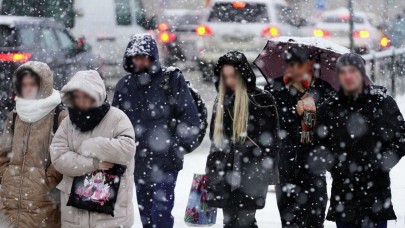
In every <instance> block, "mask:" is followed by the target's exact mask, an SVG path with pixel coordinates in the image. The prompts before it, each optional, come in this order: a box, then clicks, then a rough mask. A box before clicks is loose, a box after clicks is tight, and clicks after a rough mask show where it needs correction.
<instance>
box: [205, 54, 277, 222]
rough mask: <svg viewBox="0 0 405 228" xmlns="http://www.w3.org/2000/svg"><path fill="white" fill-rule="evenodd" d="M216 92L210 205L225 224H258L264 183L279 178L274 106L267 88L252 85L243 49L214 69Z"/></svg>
mask: <svg viewBox="0 0 405 228" xmlns="http://www.w3.org/2000/svg"><path fill="white" fill-rule="evenodd" d="M215 76H216V78H217V82H216V87H217V91H218V96H217V99H216V102H215V105H214V108H213V110H214V111H213V116H212V121H211V132H210V138H211V141H212V146H211V150H210V155H209V156H208V160H207V166H206V173H207V176H208V189H209V192H208V196H207V202H208V205H209V206H212V207H218V208H223V212H224V227H230V228H242V227H243V228H248V227H252V228H255V227H257V224H256V219H255V213H256V210H258V209H262V208H263V207H264V205H265V201H266V195H267V188H268V185H269V184H276V183H278V169H277V163H278V151H279V148H280V140H279V137H278V132H279V124H278V122H279V121H278V115H277V109H276V107H275V103H274V99H273V97H272V96H271V95H270V93H268V92H265V91H263V90H261V89H258V88H257V87H256V76H255V74H254V73H253V71H252V69H251V67H250V65H249V63H248V61H247V59H246V57H245V55H244V54H242V53H240V52H237V51H232V52H229V53H227V54H226V55H224V56H222V57H221V58H220V59H219V61H218V64H217V65H216V68H215Z"/></svg>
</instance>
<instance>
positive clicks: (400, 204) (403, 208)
mask: <svg viewBox="0 0 405 228" xmlns="http://www.w3.org/2000/svg"><path fill="white" fill-rule="evenodd" d="M189 79H190V80H191V81H193V84H194V85H198V86H197V89H199V90H200V91H204V92H202V96H203V97H204V99H205V101H206V102H207V106H208V107H209V108H210V107H211V106H212V101H213V99H214V96H215V91H214V89H213V86H212V85H207V84H205V83H201V82H199V81H198V80H197V78H196V75H194V74H189ZM397 102H398V105H399V106H400V108H401V111H402V113H403V114H405V96H401V97H398V98H397ZM208 148H209V142H208V140H207V139H206V140H205V142H204V144H203V145H202V146H201V147H200V148H199V149H198V151H196V152H194V153H192V154H189V155H186V157H185V163H184V169H183V170H182V171H181V173H180V175H179V177H178V183H177V187H176V202H175V206H174V210H173V215H174V217H175V225H174V227H175V228H182V227H187V226H186V225H185V223H184V222H183V218H184V212H185V209H186V205H187V200H188V194H189V191H190V186H191V181H192V177H193V174H194V173H204V168H205V162H206V158H207V155H208ZM404 175H405V159H402V161H401V162H400V163H399V164H398V165H397V166H396V167H395V168H394V169H393V170H392V172H391V179H392V194H393V203H394V208H395V212H396V214H397V217H398V220H397V221H396V222H395V221H391V222H390V223H389V225H388V227H389V228H404V227H405V178H404ZM330 183H331V179H330V178H328V186H329V187H330ZM134 204H135V205H137V204H136V200H135V199H134ZM257 220H258V225H259V227H260V228H273V227H274V228H279V227H281V223H280V219H279V213H278V209H277V203H276V196H275V194H274V193H272V192H270V193H269V194H268V197H267V203H266V207H265V208H264V209H263V210H260V211H258V212H257ZM133 227H136V228H139V227H142V226H141V222H140V217H139V214H138V212H137V211H135V224H134V226H133ZM212 227H214V228H220V227H222V212H221V211H219V213H218V218H217V224H216V225H215V226H212ZM325 227H326V228H334V227H336V226H335V224H334V223H332V222H329V221H326V223H325Z"/></svg>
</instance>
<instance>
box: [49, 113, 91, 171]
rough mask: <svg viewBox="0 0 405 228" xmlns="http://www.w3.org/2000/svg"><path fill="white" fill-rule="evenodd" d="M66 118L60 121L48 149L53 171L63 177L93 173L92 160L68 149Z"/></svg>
mask: <svg viewBox="0 0 405 228" xmlns="http://www.w3.org/2000/svg"><path fill="white" fill-rule="evenodd" d="M68 121H69V120H68V118H66V119H65V120H63V121H62V124H61V125H60V126H59V129H58V131H57V132H56V134H55V137H54V138H53V140H52V144H51V147H50V151H51V160H52V164H53V166H54V167H55V169H56V170H57V171H58V172H60V173H61V174H63V175H66V176H71V177H76V176H82V175H84V174H86V173H90V172H93V171H94V170H96V169H95V167H94V159H93V158H89V157H85V156H83V155H81V154H79V153H77V152H75V151H72V150H71V149H70V147H69V141H68Z"/></svg>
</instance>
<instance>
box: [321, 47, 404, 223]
mask: <svg viewBox="0 0 405 228" xmlns="http://www.w3.org/2000/svg"><path fill="white" fill-rule="evenodd" d="M337 71H338V76H339V81H340V84H341V89H340V90H339V92H338V93H337V94H336V95H335V96H333V97H331V98H329V99H328V100H327V101H326V102H325V103H324V104H323V105H322V106H321V107H320V108H319V111H318V112H317V114H318V117H317V129H316V132H317V135H316V136H317V146H316V149H315V153H314V154H317V155H319V156H321V160H322V161H324V164H325V167H326V168H327V170H328V171H329V172H330V173H331V175H332V178H333V182H332V195H331V197H330V208H329V212H328V215H327V219H328V220H331V221H335V222H336V224H337V227H338V228H371V227H372V228H386V227H387V220H395V219H396V216H395V213H394V209H393V205H392V202H391V198H392V197H391V186H390V176H389V172H390V170H391V169H392V168H393V167H394V166H395V165H396V164H397V163H398V161H399V160H400V159H401V157H403V156H404V155H405V122H404V118H403V116H402V114H401V112H400V110H399V109H398V106H397V104H396V102H395V101H394V99H393V98H392V97H391V96H389V95H388V94H387V93H386V89H385V88H384V87H381V86H376V85H371V86H367V85H366V84H365V82H364V78H365V77H367V76H366V70H365V61H364V59H363V58H362V57H361V56H359V55H357V54H345V55H343V56H342V57H340V58H339V59H338V61H337Z"/></svg>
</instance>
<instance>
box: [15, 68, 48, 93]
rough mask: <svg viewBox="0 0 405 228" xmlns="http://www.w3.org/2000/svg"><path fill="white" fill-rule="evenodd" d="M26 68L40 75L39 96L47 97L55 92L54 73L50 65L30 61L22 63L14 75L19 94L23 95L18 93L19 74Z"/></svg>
mask: <svg viewBox="0 0 405 228" xmlns="http://www.w3.org/2000/svg"><path fill="white" fill-rule="evenodd" d="M24 70H30V71H32V72H34V73H35V74H37V75H38V77H39V98H40V99H43V98H47V97H49V96H51V95H52V93H53V73H52V71H51V69H50V68H49V66H48V65H47V64H46V63H42V62H36V61H29V62H26V63H24V64H22V65H21V66H20V67H18V68H17V70H16V71H15V73H14V75H13V87H14V91H16V93H17V96H19V97H21V94H18V91H17V88H16V81H17V80H18V79H17V75H18V74H19V73H21V72H22V71H24Z"/></svg>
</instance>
